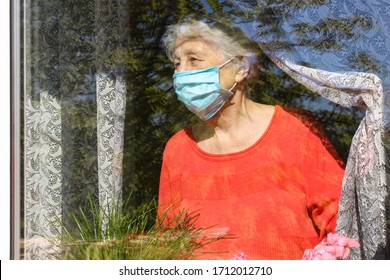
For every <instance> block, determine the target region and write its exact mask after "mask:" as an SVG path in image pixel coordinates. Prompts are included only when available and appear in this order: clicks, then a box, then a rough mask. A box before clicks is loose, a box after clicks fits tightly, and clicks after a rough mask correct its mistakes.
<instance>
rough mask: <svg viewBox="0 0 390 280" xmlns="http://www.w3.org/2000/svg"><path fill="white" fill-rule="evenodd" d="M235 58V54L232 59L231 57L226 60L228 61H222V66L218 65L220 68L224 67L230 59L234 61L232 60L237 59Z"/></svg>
mask: <svg viewBox="0 0 390 280" xmlns="http://www.w3.org/2000/svg"><path fill="white" fill-rule="evenodd" d="M235 58H236V57H235V56H233V57H232V58H231V59H229V60H228V61H226V62H224V63H222V64H221V65H220V66H218V68H222V67H224V66H225V65H226V64H228V63H229V62H230V61H232V60H233V59H235Z"/></svg>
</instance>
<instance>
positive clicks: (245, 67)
mask: <svg viewBox="0 0 390 280" xmlns="http://www.w3.org/2000/svg"><path fill="white" fill-rule="evenodd" d="M238 59H239V60H240V62H239V66H238V69H237V72H236V77H235V82H236V83H240V82H242V81H243V80H244V79H245V77H246V76H248V74H249V69H250V66H249V61H248V58H247V57H245V56H241V57H238Z"/></svg>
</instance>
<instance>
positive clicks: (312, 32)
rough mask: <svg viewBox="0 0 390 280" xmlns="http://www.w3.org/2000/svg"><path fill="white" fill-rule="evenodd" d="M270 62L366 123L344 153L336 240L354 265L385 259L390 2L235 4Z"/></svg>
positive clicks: (389, 242) (389, 212)
mask: <svg viewBox="0 0 390 280" xmlns="http://www.w3.org/2000/svg"><path fill="white" fill-rule="evenodd" d="M233 2H234V3H235V4H236V5H237V6H238V7H239V8H241V9H242V10H243V11H245V13H246V15H247V17H248V19H250V21H251V22H252V24H251V25H250V26H249V28H248V29H250V30H249V31H248V33H249V34H252V35H253V39H254V40H256V41H257V42H258V44H259V46H260V48H261V49H262V50H263V51H264V52H265V53H266V54H267V55H268V56H269V58H270V59H271V60H272V61H273V62H274V63H275V64H276V65H277V66H279V68H281V69H282V70H283V71H284V72H286V73H287V74H288V75H290V76H291V77H292V78H293V79H295V80H296V81H298V82H300V83H301V84H303V85H305V86H306V87H307V88H308V89H310V90H311V91H313V92H315V93H317V94H319V95H321V96H323V97H325V98H327V99H328V100H331V101H332V102H335V103H337V104H340V105H342V106H345V107H352V106H356V107H362V108H364V110H365V115H364V117H363V119H362V121H361V123H360V126H359V127H358V129H357V131H356V133H355V135H354V137H353V140H352V144H351V147H350V151H349V156H348V161H347V166H346V173H345V177H344V181H343V186H342V195H341V201H340V209H339V218H338V223H337V229H336V230H337V232H339V233H341V234H344V235H346V236H348V237H352V238H355V239H357V240H359V241H360V243H361V247H360V248H359V249H358V250H356V251H354V252H353V254H351V258H352V259H389V258H390V198H389V176H390V164H389V148H390V145H389V144H390V136H389V135H390V134H389V131H390V94H389V92H390V76H389V75H388V73H389V71H390V62H389V61H390V41H389V38H390V34H389V30H390V29H389V27H390V19H389V18H390V17H389V15H390V8H389V7H390V1H389V0H378V1H365V2H363V1H349V0H323V1H320V0H318V1H316V0H307V1H295V0H277V1H266V0H253V1H251V0H240V1H233Z"/></svg>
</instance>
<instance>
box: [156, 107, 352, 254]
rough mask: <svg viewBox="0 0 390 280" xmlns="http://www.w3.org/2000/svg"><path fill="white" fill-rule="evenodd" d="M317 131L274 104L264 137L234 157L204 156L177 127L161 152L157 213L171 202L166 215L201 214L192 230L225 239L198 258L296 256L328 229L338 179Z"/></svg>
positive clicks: (332, 226) (324, 141)
mask: <svg viewBox="0 0 390 280" xmlns="http://www.w3.org/2000/svg"><path fill="white" fill-rule="evenodd" d="M318 134H319V133H318V131H317V130H316V129H313V127H312V129H310V127H308V125H307V124H305V123H304V122H302V121H301V120H300V119H298V118H297V117H295V116H294V115H292V114H290V113H288V112H286V111H285V110H284V109H282V108H281V107H279V106H276V107H275V113H274V115H273V118H272V120H271V123H270V124H269V126H268V128H267V130H266V132H265V133H264V134H263V135H262V137H261V138H260V139H259V140H258V141H257V142H256V143H255V144H254V145H252V146H251V147H249V148H247V149H245V150H243V151H240V152H235V153H229V154H210V153H207V152H204V151H203V150H201V149H200V148H199V147H198V146H197V143H196V142H195V140H194V139H193V137H192V134H191V129H190V128H189V129H186V130H181V131H179V132H178V133H177V134H175V135H174V136H173V137H172V138H171V139H170V140H169V141H168V143H167V145H166V148H165V151H164V156H163V165H162V172H161V179H160V189H159V213H160V214H161V213H162V212H163V211H164V210H165V209H166V208H167V207H170V206H172V204H173V205H175V207H174V209H175V210H174V211H170V212H169V213H170V214H168V216H170V215H175V213H177V211H179V210H182V209H185V210H186V211H188V212H190V213H196V214H199V217H198V219H197V220H196V227H198V228H203V229H205V228H209V229H208V230H207V231H205V232H207V233H209V234H213V233H225V234H229V235H230V238H223V239H221V240H219V241H217V242H212V243H211V244H209V245H207V246H205V247H203V248H202V249H201V250H199V252H197V253H199V254H198V255H197V257H196V258H198V259H232V258H233V256H234V255H235V254H237V253H244V254H246V256H247V258H248V259H301V257H302V255H303V252H304V250H305V249H308V248H313V247H314V246H315V245H316V244H318V243H319V241H320V240H321V239H322V238H323V237H324V236H325V235H326V233H328V232H331V231H334V229H335V225H336V215H337V210H338V202H339V197H340V192H341V184H342V179H343V175H344V167H343V165H342V163H340V161H339V160H337V159H336V158H335V152H334V149H332V147H331V145H330V144H329V141H327V139H326V138H323V137H319V136H318ZM172 209H173V208H172ZM170 218H172V216H171V217H170Z"/></svg>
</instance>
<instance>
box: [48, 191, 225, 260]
mask: <svg viewBox="0 0 390 280" xmlns="http://www.w3.org/2000/svg"><path fill="white" fill-rule="evenodd" d="M89 202H90V203H89V205H87V206H86V207H83V208H81V209H79V211H77V212H74V213H73V214H72V215H71V218H72V219H73V220H74V224H75V225H76V226H75V228H67V227H66V226H63V232H64V234H62V235H61V234H60V236H61V244H62V245H61V248H62V250H60V252H59V253H58V252H57V253H56V255H55V258H56V259H66V260H178V259H192V258H193V257H194V253H195V250H197V249H199V248H201V247H203V246H205V245H206V244H209V243H212V242H216V241H218V240H219V239H221V238H223V237H224V236H213V237H208V236H205V235H204V230H205V229H199V228H197V229H195V226H194V223H195V221H196V219H197V218H198V216H196V215H195V216H189V215H188V214H186V213H185V212H184V211H183V212H181V213H180V214H179V215H178V216H176V217H175V218H174V219H173V220H170V221H168V219H167V218H166V217H167V216H166V213H167V212H166V213H163V214H162V215H160V217H159V219H157V220H156V218H155V217H156V205H155V203H154V201H152V202H151V203H149V204H144V205H142V206H140V207H138V208H134V207H131V206H129V207H125V208H127V209H128V210H127V211H126V212H125V211H123V210H122V207H121V206H119V205H117V206H114V207H111V208H110V209H104V208H103V207H100V206H98V204H97V203H96V202H95V201H94V199H92V198H91V199H90V200H89ZM129 209H132V210H129Z"/></svg>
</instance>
